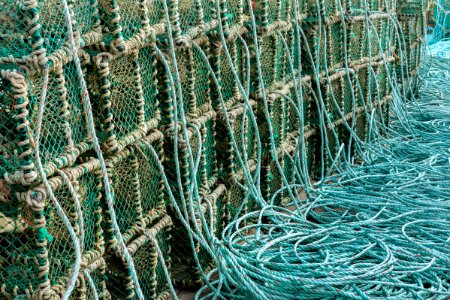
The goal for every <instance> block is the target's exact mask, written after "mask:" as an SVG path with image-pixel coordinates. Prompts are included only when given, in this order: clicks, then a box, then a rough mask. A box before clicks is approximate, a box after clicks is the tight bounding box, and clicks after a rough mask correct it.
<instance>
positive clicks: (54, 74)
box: [0, 62, 90, 185]
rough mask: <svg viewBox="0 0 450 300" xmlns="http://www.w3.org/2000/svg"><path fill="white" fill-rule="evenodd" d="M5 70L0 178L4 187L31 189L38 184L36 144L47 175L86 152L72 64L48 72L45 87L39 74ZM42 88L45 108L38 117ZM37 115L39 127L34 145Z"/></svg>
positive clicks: (0, 108) (0, 120) (0, 100)
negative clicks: (25, 186) (38, 137)
mask: <svg viewBox="0 0 450 300" xmlns="http://www.w3.org/2000/svg"><path fill="white" fill-rule="evenodd" d="M1 67H3V66H1ZM1 67H0V68H1ZM6 67H7V68H6V69H2V70H1V75H0V76H1V77H0V78H1V81H0V85H1V90H0V112H1V113H0V129H1V132H0V162H1V163H0V176H1V179H0V180H2V182H4V183H5V184H7V185H11V184H21V185H30V184H32V183H36V182H39V181H40V179H39V176H38V172H37V165H36V158H35V149H36V144H37V143H39V145H40V147H39V149H40V154H41V161H42V164H43V167H44V171H45V173H46V174H47V176H50V175H52V174H53V173H54V172H55V170H56V169H57V168H64V167H67V166H70V165H71V164H72V163H74V162H75V160H76V159H77V157H78V156H79V155H80V154H82V153H83V152H85V151H87V150H88V149H89V148H90V134H89V131H88V127H87V123H86V119H85V118H84V117H83V114H84V108H83V104H82V102H81V95H80V93H79V84H78V79H77V75H76V71H75V66H74V64H73V63H72V62H68V63H65V64H63V63H58V64H55V65H54V66H53V68H52V69H51V70H50V71H49V75H48V84H47V86H44V76H43V75H41V74H39V73H37V74H36V73H31V74H26V73H25V74H24V73H23V71H22V70H21V69H19V68H13V67H12V66H10V65H9V66H6ZM44 90H46V99H45V106H44V110H43V115H42V116H40V115H39V106H40V100H41V95H42V93H43V91H44ZM39 117H41V119H42V123H41V134H40V140H39V141H37V140H36V124H37V120H38V119H39Z"/></svg>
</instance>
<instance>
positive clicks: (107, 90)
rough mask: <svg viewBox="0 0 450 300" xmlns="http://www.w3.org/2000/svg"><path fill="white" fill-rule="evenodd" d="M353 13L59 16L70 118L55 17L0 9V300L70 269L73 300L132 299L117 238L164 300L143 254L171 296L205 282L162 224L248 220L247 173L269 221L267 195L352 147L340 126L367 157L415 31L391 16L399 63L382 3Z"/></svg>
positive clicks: (198, 0) (81, 4) (412, 55)
mask: <svg viewBox="0 0 450 300" xmlns="http://www.w3.org/2000/svg"><path fill="white" fill-rule="evenodd" d="M365 2H366V1H342V3H340V2H338V1H328V0H327V1H321V2H320V3H319V2H318V1H309V0H300V1H297V0H262V1H244V0H229V1H225V0H218V1H210V0H181V1H167V3H165V2H164V1H161V0H136V1H124V0H101V1H96V0H89V1H79V0H73V1H69V9H70V14H71V16H72V19H71V20H72V24H71V25H72V27H73V31H74V32H73V38H74V40H75V42H76V43H77V44H78V45H79V46H80V49H79V52H78V57H79V58H80V61H81V68H82V71H83V74H84V78H85V80H86V83H87V88H88V92H89V96H90V100H91V104H92V111H86V106H85V103H84V100H83V96H84V95H83V93H82V92H81V86H80V80H79V78H78V76H77V72H76V65H75V63H74V60H73V56H72V52H71V50H70V47H69V38H70V35H69V33H68V28H67V21H66V19H65V17H64V10H63V6H62V4H61V3H60V2H59V1H56V0H27V1H12V0H0V5H1V6H0V24H1V26H0V287H1V288H0V299H3V298H4V299H13V298H16V297H18V296H20V297H24V298H29V299H60V298H61V297H62V295H63V294H64V293H65V292H66V290H67V286H68V285H69V276H70V274H71V272H72V270H73V267H74V262H75V258H76V251H80V252H81V269H80V273H79V274H80V275H79V278H78V280H77V282H76V285H75V290H74V292H73V293H72V297H73V298H74V299H95V295H97V296H98V297H99V298H112V299H132V298H134V297H136V295H135V281H134V279H133V278H132V274H131V273H130V272H129V271H128V267H129V265H128V263H129V262H127V260H126V259H125V257H124V252H123V249H122V245H121V244H120V242H119V241H118V239H117V228H115V226H116V224H117V227H118V229H119V230H120V233H121V235H122V237H123V241H124V243H125V247H127V249H128V252H129V253H130V255H131V257H132V258H133V261H134V265H135V269H136V273H137V276H138V279H139V282H140V286H141V288H142V291H143V294H144V297H145V298H146V299H163V298H167V297H169V296H170V293H169V290H168V285H167V279H166V278H165V275H164V268H163V263H162V261H161V257H159V256H158V251H157V249H160V250H161V251H162V253H163V258H164V261H165V266H167V267H168V270H169V272H170V274H171V278H172V281H173V282H174V284H175V285H178V286H183V287H193V286H198V285H199V284H201V283H202V281H203V280H204V277H202V274H204V273H205V272H208V271H209V270H211V269H212V268H213V267H214V264H213V262H212V260H211V258H210V255H209V254H208V252H207V251H206V250H205V249H203V248H202V247H201V245H199V244H198V243H197V242H196V241H195V240H194V239H192V236H191V235H190V234H189V233H188V232H187V231H186V230H185V228H184V225H186V224H183V222H182V220H180V219H179V217H178V214H177V206H178V208H181V209H182V208H183V204H185V203H191V204H192V203H196V204H197V203H198V204H199V205H198V206H195V205H193V207H194V208H193V210H192V212H191V211H188V210H186V211H182V214H184V215H185V216H186V219H187V220H188V221H187V222H188V223H189V224H190V225H191V226H194V225H193V224H195V226H197V227H198V228H201V229H202V230H203V231H204V232H205V234H215V235H216V236H217V237H219V238H220V234H221V232H222V231H223V229H224V227H225V226H226V224H227V223H228V222H229V221H230V220H231V219H232V218H234V217H235V216H236V215H239V214H242V213H245V212H249V211H251V210H252V209H254V208H255V207H256V206H257V205H258V203H257V200H256V199H252V197H249V196H248V193H247V192H246V191H245V189H243V188H242V186H246V185H247V184H248V182H249V181H252V180H253V178H254V177H255V175H256V174H257V173H259V178H260V182H261V194H262V195H263V197H264V199H270V198H271V197H272V196H274V195H275V198H274V199H275V201H276V204H285V203H286V202H288V201H289V195H288V193H287V191H284V192H281V193H276V192H277V191H278V190H279V189H280V188H281V187H282V186H283V185H284V184H285V183H286V182H289V183H300V182H301V180H300V177H301V176H300V175H299V173H300V168H302V169H303V170H308V174H311V176H312V177H320V175H321V173H323V172H326V170H327V167H329V165H330V164H331V162H332V160H333V158H334V156H335V155H336V154H337V152H338V147H337V145H338V143H337V142H338V141H339V143H345V144H351V139H352V137H351V135H350V134H349V129H348V128H347V127H348V124H349V123H355V124H356V125H355V126H356V128H357V130H356V131H357V134H358V136H359V137H360V138H361V139H365V138H366V137H365V133H366V131H367V128H366V126H367V120H366V119H365V118H366V113H365V111H366V110H369V109H373V108H374V107H375V106H377V107H376V112H377V114H379V116H381V119H384V120H387V119H388V116H389V99H390V97H391V90H392V86H391V80H390V78H391V77H392V76H394V73H395V72H396V70H397V69H396V68H395V64H396V61H397V58H396V55H395V53H396V49H397V48H398V47H400V46H401V47H406V48H407V49H409V50H411V51H409V50H408V51H407V53H408V57H407V60H408V61H407V65H408V68H410V69H408V71H410V72H411V71H413V70H414V69H415V68H416V66H417V64H418V63H419V60H420V55H421V54H420V53H421V52H420V51H421V50H420V49H421V48H420V38H421V35H422V27H421V26H422V25H421V24H422V22H423V15H422V14H420V13H418V11H417V10H414V9H413V13H411V12H410V11H409V10H408V11H407V10H406V8H405V7H404V6H402V5H400V6H399V8H398V9H400V10H401V14H402V15H405V16H407V17H405V18H404V19H402V18H401V22H400V23H401V24H402V27H404V28H402V29H403V31H404V41H405V43H404V44H402V45H399V44H398V42H397V40H396V30H395V25H394V24H393V23H392V21H391V19H390V18H391V15H392V14H396V9H397V4H396V2H395V1H393V0H392V1H391V0H386V1H367V2H370V3H369V4H370V8H367V7H365V5H364V3H365ZM317 4H319V5H320V7H316V5H317ZM165 6H167V11H165V9H164V7H165ZM250 6H252V10H253V12H254V17H255V22H256V28H253V27H252V26H251V23H252V22H251V14H250ZM411 14H412V15H411ZM167 23H168V24H170V32H171V33H172V36H173V38H174V44H173V46H174V48H173V50H172V45H171V43H170V39H169V38H168V27H167ZM297 23H298V24H300V25H301V27H300V30H301V34H299V29H298V28H297V27H296V26H295V24H297ZM255 33H256V35H255ZM223 41H225V43H223ZM255 42H257V45H258V46H256V43H255ZM174 58H176V59H174ZM47 74H48V75H47ZM258 75H260V76H258ZM47 77H48V79H47ZM299 95H301V97H299ZM43 99H44V100H45V103H44V102H43V101H42V100H43ZM319 100H320V101H319ZM43 103H44V106H43V109H42V110H41V107H42V104H43ZM378 106H379V107H378ZM300 107H302V109H300ZM91 113H92V117H93V120H94V127H92V126H90V125H89V122H88V114H91ZM323 120H327V121H326V122H327V123H328V125H327V126H328V127H327V128H328V129H330V130H329V132H327V133H326V134H325V135H323V134H321V130H320V124H321V121H323ZM300 124H303V125H304V126H301V125H300ZM300 127H302V130H300ZM332 128H333V129H334V131H332V130H331V129H332ZM38 132H39V133H40V134H39V139H37V137H38V136H37V133H38ZM93 132H95V133H96V136H97V137H98V140H99V144H100V147H101V151H102V152H103V156H104V158H105V168H106V171H107V174H108V178H109V181H108V185H107V184H106V182H107V181H105V176H104V173H103V172H102V161H101V160H100V159H99V158H98V157H97V155H96V153H95V151H94V150H95V147H94V140H93ZM300 134H303V137H302V139H303V138H304V140H305V143H304V148H305V149H306V160H305V163H302V164H300V165H299V162H298V160H299V158H298V157H295V155H294V153H295V152H296V150H297V147H298V146H299V143H301V142H300V139H301V136H300ZM324 136H326V138H324ZM330 141H335V143H334V144H336V147H334V146H332V147H329V149H327V150H325V151H324V145H325V144H327V143H329V144H332V145H333V143H332V142H330ZM37 147H39V154H40V156H39V158H40V159H37V157H36V154H37V151H36V150H37ZM349 151H353V150H349ZM274 157H277V159H274ZM41 168H42V170H43V172H41V171H40V169H41ZM162 168H164V169H165V172H164V173H163V172H162ZM163 174H166V175H167V183H168V185H169V186H167V185H166V184H165V178H164V176H163ZM49 187H50V190H51V191H52V193H53V194H54V197H53V196H52V193H49ZM54 199H56V200H57V202H58V203H59V204H60V205H61V207H62V209H63V211H64V212H65V214H66V215H67V219H64V218H62V217H61V215H60V213H59V212H58V209H57V206H56V202H55V200H54ZM109 199H112V201H113V204H114V211H111V206H110V205H108V204H111V203H109V202H108V201H109ZM175 204H177V205H175ZM200 215H204V216H205V219H206V220H211V222H212V224H209V223H208V224H203V223H202V221H201V220H202V219H203V218H201V217H200ZM208 222H209V221H208ZM68 227H72V228H73V229H74V232H75V235H76V238H77V239H78V240H79V241H80V249H75V248H74V244H73V241H72V240H73V238H72V237H71V236H70V234H69V231H68V229H67V228H68Z"/></svg>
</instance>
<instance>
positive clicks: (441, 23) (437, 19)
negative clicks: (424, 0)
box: [427, 0, 450, 44]
mask: <svg viewBox="0 0 450 300" xmlns="http://www.w3.org/2000/svg"><path fill="white" fill-rule="evenodd" d="M429 5H430V8H432V10H431V11H429V14H432V15H429V16H428V18H429V19H430V20H429V22H428V23H429V24H428V26H429V27H428V28H427V29H428V31H430V32H429V33H428V36H427V42H428V43H429V44H434V43H437V42H440V41H441V40H442V39H446V38H449V37H450V2H448V1H444V0H435V1H430V2H429ZM430 25H431V26H430Z"/></svg>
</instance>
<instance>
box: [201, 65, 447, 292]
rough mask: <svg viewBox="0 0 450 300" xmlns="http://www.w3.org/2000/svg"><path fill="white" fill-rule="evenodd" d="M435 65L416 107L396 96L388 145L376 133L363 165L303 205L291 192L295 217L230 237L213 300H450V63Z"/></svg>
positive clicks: (334, 178) (238, 224) (233, 228)
mask: <svg viewBox="0 0 450 300" xmlns="http://www.w3.org/2000/svg"><path fill="white" fill-rule="evenodd" d="M428 63H429V64H425V65H424V66H423V68H424V70H422V72H421V80H423V82H422V84H421V86H420V89H419V91H418V98H415V99H414V100H411V101H408V102H407V103H405V101H403V100H400V98H397V97H394V100H393V102H392V104H393V108H392V110H393V111H394V112H395V113H394V114H393V115H394V117H393V118H394V119H393V120H392V122H391V128H389V130H388V131H389V132H388V133H387V134H386V138H384V137H382V136H381V135H379V134H377V133H376V132H373V133H371V132H370V131H369V134H372V135H373V137H374V139H373V140H372V142H371V143H368V144H364V145H362V148H363V149H364V150H363V152H362V155H361V156H360V160H359V161H358V163H356V164H352V163H349V164H346V165H345V167H344V168H343V169H340V170H339V171H338V172H337V174H334V175H330V176H327V177H326V178H325V179H324V180H323V181H322V182H319V183H316V184H314V185H313V186H311V188H310V189H309V190H305V191H306V194H307V195H306V197H304V199H303V200H298V199H302V197H301V196H300V195H298V189H299V188H300V187H299V186H298V185H286V186H285V187H284V188H285V189H286V190H290V191H291V193H293V194H294V195H296V197H295V198H294V201H293V203H291V206H292V207H294V208H295V209H287V208H282V207H279V206H274V205H267V206H265V207H264V208H262V209H260V210H257V211H254V212H252V213H248V214H246V215H244V216H242V217H240V218H238V219H236V220H234V221H233V222H232V223H231V224H230V225H229V226H228V227H227V228H226V229H225V231H224V232H223V234H222V240H221V241H220V246H218V247H217V250H216V251H217V252H216V258H217V261H218V265H217V269H216V270H214V272H217V277H216V278H214V277H212V278H214V280H211V283H210V284H209V285H207V286H205V287H204V289H206V290H208V289H211V291H210V292H211V293H210V294H209V295H208V296H210V297H213V296H214V295H220V296H221V297H223V298H225V299H234V298H236V299H248V298H252V297H255V298H257V299H336V298H345V299H448V297H449V295H450V267H449V266H450V253H449V251H448V246H449V242H450V211H449V209H450V202H449V195H450V190H449V187H448V184H447V183H448V182H449V180H450V173H449V167H450V161H449V155H450V150H449V147H448V144H449V140H450V127H449V122H450V114H449V111H450V110H449V106H450V104H449V101H448V95H447V93H446V91H448V90H449V88H450V85H449V79H450V61H440V60H437V59H431V60H430V61H428ZM375 127H376V126H373V127H372V128H371V130H373V129H374V128H375ZM302 188H303V187H302ZM272 200H273V199H272ZM214 293H216V294H214Z"/></svg>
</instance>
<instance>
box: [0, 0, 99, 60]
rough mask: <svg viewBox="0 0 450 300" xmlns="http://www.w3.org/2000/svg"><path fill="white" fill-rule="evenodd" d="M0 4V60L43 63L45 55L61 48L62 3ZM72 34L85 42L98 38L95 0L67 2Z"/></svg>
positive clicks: (63, 39) (63, 32)
mask: <svg viewBox="0 0 450 300" xmlns="http://www.w3.org/2000/svg"><path fill="white" fill-rule="evenodd" d="M0 4H1V13H0V17H1V24H2V26H1V28H0V37H1V39H0V61H2V62H4V61H15V62H20V63H25V62H27V61H29V60H31V59H33V60H38V63H39V65H40V66H44V65H45V64H46V61H45V57H46V55H47V56H50V55H52V54H54V53H55V52H57V51H58V50H61V48H63V47H67V45H65V44H66V43H67V42H68V40H69V38H68V34H67V26H66V20H65V17H64V12H63V9H62V5H61V3H60V2H59V1H52V0H45V1H34V0H33V1H27V2H19V1H8V0H4V1H2V2H0ZM70 4H71V5H70V6H71V7H72V8H73V10H72V12H73V17H74V20H77V22H74V23H73V27H74V31H75V34H77V35H78V36H79V37H81V38H83V42H84V43H85V45H88V44H91V43H97V42H99V41H100V38H101V29H100V19H99V17H98V9H97V2H96V1H95V0H90V1H71V3H70Z"/></svg>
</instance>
